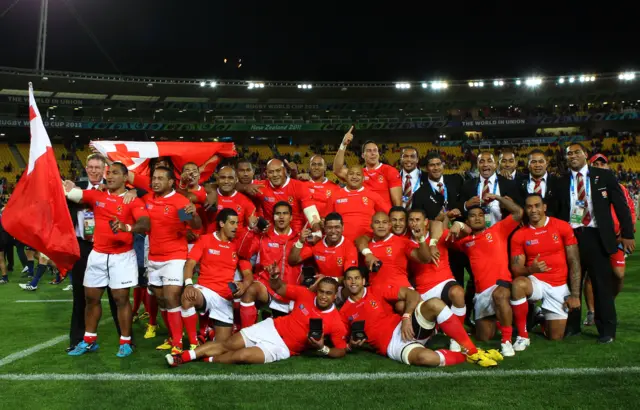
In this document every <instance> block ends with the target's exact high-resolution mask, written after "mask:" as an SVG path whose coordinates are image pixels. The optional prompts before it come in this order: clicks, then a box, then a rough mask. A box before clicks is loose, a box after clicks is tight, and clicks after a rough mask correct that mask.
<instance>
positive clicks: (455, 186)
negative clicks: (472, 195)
mask: <svg viewBox="0 0 640 410" xmlns="http://www.w3.org/2000/svg"><path fill="white" fill-rule="evenodd" d="M443 171H444V163H443V162H442V159H441V158H440V155H439V154H438V153H437V152H432V153H430V154H429V155H427V172H426V173H422V178H421V180H420V186H419V187H418V189H417V190H416V191H415V193H414V194H413V204H412V209H422V210H424V211H425V212H426V214H427V218H428V219H435V218H436V216H438V214H439V213H440V212H442V211H445V212H446V213H447V216H448V217H449V219H452V220H453V219H456V218H457V217H460V216H462V210H461V208H462V205H461V204H460V190H461V189H462V184H463V182H464V180H463V179H462V177H461V176H460V175H457V174H452V175H443ZM468 262H469V260H468V258H467V257H466V256H465V255H464V254H462V253H460V252H456V251H455V250H450V251H449V265H450V266H451V272H452V273H453V277H454V278H455V279H456V280H457V281H458V283H459V284H460V285H461V286H464V269H465V267H467V266H468V265H469V263H468ZM469 270H470V268H469Z"/></svg>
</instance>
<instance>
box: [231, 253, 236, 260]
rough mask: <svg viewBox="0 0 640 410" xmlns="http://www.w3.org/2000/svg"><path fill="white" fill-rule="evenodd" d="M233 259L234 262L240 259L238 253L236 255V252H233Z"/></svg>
mask: <svg viewBox="0 0 640 410" xmlns="http://www.w3.org/2000/svg"><path fill="white" fill-rule="evenodd" d="M231 258H232V259H233V260H236V259H238V254H237V253H235V252H233V253H232V254H231Z"/></svg>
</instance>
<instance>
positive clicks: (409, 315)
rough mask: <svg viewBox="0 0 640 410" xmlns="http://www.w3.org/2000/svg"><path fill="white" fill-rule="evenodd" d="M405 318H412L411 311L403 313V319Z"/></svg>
mask: <svg viewBox="0 0 640 410" xmlns="http://www.w3.org/2000/svg"><path fill="white" fill-rule="evenodd" d="M405 319H411V313H405V314H404V315H402V320H405Z"/></svg>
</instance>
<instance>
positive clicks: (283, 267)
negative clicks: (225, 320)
mask: <svg viewBox="0 0 640 410" xmlns="http://www.w3.org/2000/svg"><path fill="white" fill-rule="evenodd" d="M291 212H292V208H291V205H289V203H288V202H284V201H281V202H278V203H277V204H275V206H274V207H273V218H274V219H273V227H271V228H269V230H268V231H267V233H264V234H255V233H254V232H249V233H248V234H247V236H246V238H245V240H244V243H243V244H242V246H241V248H240V250H239V254H240V258H242V259H245V260H251V258H252V257H253V255H256V254H257V255H258V256H257V259H256V265H255V267H254V282H253V283H252V284H251V286H249V288H248V289H247V290H246V291H245V292H244V295H242V298H241V302H240V322H241V327H248V326H251V325H253V324H254V323H256V319H257V317H258V311H257V309H256V306H255V304H256V302H260V303H262V304H264V305H268V306H269V307H270V308H271V311H272V312H273V314H274V316H279V315H286V314H287V313H289V312H291V309H292V308H293V306H292V305H291V303H290V302H291V301H290V300H288V299H283V298H282V297H281V296H280V295H278V294H277V293H276V292H275V291H274V290H273V289H271V287H270V286H269V283H270V282H269V274H268V272H267V270H266V267H267V266H270V265H272V264H273V263H277V264H278V268H279V271H280V272H282V273H283V278H282V279H283V280H284V282H285V283H286V284H288V285H297V284H298V283H299V282H300V273H301V272H302V267H301V266H291V265H289V264H288V263H287V259H288V256H289V252H291V249H292V248H293V247H294V244H295V243H296V241H297V239H298V236H299V234H298V233H297V232H295V231H294V230H293V229H292V228H291V226H290V224H291V219H292V214H291Z"/></svg>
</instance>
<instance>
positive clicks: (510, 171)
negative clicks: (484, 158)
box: [499, 148, 525, 181]
mask: <svg viewBox="0 0 640 410" xmlns="http://www.w3.org/2000/svg"><path fill="white" fill-rule="evenodd" d="M499 164H500V175H502V176H503V177H505V178H506V179H509V180H511V181H517V180H519V179H521V178H523V177H524V176H525V175H524V174H523V173H522V172H519V171H518V160H517V159H516V154H515V152H513V150H512V149H511V148H505V149H503V150H502V152H501V153H500V161H499Z"/></svg>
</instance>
